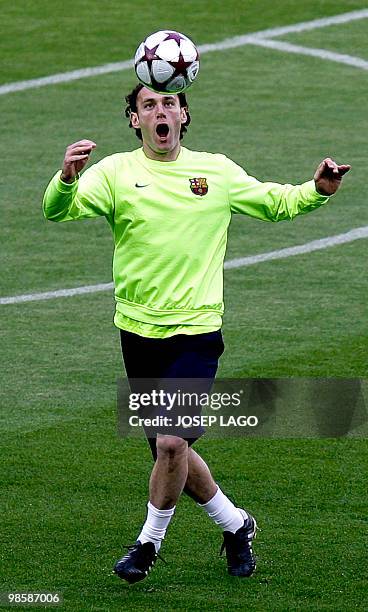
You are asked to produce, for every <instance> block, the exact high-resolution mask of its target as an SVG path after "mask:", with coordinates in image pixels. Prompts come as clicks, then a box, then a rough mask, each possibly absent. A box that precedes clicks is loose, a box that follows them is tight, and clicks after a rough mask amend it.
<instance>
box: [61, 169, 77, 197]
mask: <svg viewBox="0 0 368 612" xmlns="http://www.w3.org/2000/svg"><path fill="white" fill-rule="evenodd" d="M61 173H62V170H59V171H58V172H57V173H56V175H55V178H56V180H57V190H58V191H59V192H60V193H70V192H71V191H73V190H74V189H75V187H76V184H77V183H78V180H79V174H77V176H76V177H75V179H74V181H73V182H72V183H65V182H64V181H62V180H61V178H60V177H61Z"/></svg>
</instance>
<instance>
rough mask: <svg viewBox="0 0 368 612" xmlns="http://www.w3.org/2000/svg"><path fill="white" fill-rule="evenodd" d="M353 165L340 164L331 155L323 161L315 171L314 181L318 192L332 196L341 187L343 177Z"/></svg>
mask: <svg viewBox="0 0 368 612" xmlns="http://www.w3.org/2000/svg"><path fill="white" fill-rule="evenodd" d="M350 168H351V166H349V165H347V164H343V165H342V166H339V165H338V164H337V163H336V162H334V161H333V159H331V158H330V157H326V159H324V160H323V161H321V163H320V165H319V166H318V168H317V170H316V171H315V173H314V177H313V178H314V182H315V184H316V189H317V191H318V193H320V194H321V195H324V196H330V195H332V194H333V193H335V192H336V191H337V190H338V188H339V187H340V184H341V180H342V177H343V176H344V174H346V173H347V172H349V170H350Z"/></svg>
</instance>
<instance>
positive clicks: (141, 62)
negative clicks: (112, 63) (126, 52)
mask: <svg viewBox="0 0 368 612" xmlns="http://www.w3.org/2000/svg"><path fill="white" fill-rule="evenodd" d="M134 68H135V72H136V75H137V77H138V80H139V81H140V82H141V83H142V84H143V85H145V86H146V87H148V88H149V89H152V90H153V91H156V92H157V93H161V94H165V93H168V94H177V93H180V92H181V91H184V90H185V89H187V88H188V87H189V86H190V85H191V84H192V83H193V81H194V79H195V78H196V76H197V74H198V71H199V53H198V49H197V47H196V46H195V44H194V43H193V42H192V41H191V40H190V38H188V37H187V36H185V35H184V34H180V32H175V31H173V30H163V31H160V32H155V33H154V34H151V35H150V36H148V38H146V40H144V41H143V42H142V43H141V44H140V45H139V47H138V49H137V51H136V53H135V57H134Z"/></svg>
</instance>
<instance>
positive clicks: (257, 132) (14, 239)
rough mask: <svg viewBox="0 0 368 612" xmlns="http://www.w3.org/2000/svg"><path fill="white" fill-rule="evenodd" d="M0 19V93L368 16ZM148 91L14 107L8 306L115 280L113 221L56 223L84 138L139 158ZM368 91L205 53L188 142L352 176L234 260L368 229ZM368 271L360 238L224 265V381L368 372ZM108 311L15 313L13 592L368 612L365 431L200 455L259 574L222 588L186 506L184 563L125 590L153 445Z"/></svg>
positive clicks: (245, 228) (4, 428) (220, 446)
mask: <svg viewBox="0 0 368 612" xmlns="http://www.w3.org/2000/svg"><path fill="white" fill-rule="evenodd" d="M0 8H1V21H2V25H3V33H2V36H1V38H0V56H1V58H2V60H3V61H2V63H1V65H0V87H1V85H2V84H5V83H10V82H16V81H18V80H24V79H31V78H37V77H43V76H47V75H50V74H54V73H58V72H66V71H69V70H74V69H78V68H83V67H89V66H97V65H100V64H105V63H109V62H116V61H122V60H126V59H129V58H131V57H132V56H133V53H134V50H135V48H136V46H137V44H138V43H139V41H140V40H141V39H143V38H144V37H145V36H146V35H147V34H148V33H149V32H150V31H154V30H156V29H162V28H164V27H169V28H171V29H178V30H181V31H184V32H186V33H187V34H189V35H190V36H192V37H193V39H194V40H195V41H196V42H197V43H199V44H205V43H215V42H218V41H221V40H223V39H225V38H230V37H233V36H236V35H241V34H247V33H251V32H257V31H259V30H264V29H266V28H270V27H278V26H284V25H289V24H294V23H299V22H304V21H309V20H312V19H316V18H321V17H326V16H332V15H336V14H340V13H345V12H348V11H353V10H359V9H364V8H367V6H366V5H365V3H364V2H363V1H339V0H337V1H332V0H324V1H323V2H322V1H318V2H317V1H316V0H306V2H304V3H302V4H301V3H295V2H291V1H287V0H280V2H278V3H270V2H267V1H266V0H261V1H258V2H256V1H255V0H250V1H249V2H243V3H239V2H236V1H235V0H229V1H228V2H227V3H224V2H220V1H218V0H214V1H212V2H210V1H209V0H204V1H199V2H194V1H193V0H188V2H186V3H181V2H180V3H179V2H177V1H176V0H173V1H172V2H171V3H169V4H168V3H165V2H163V0H157V2H156V3H155V5H154V6H153V5H152V3H151V2H148V1H139V2H137V3H135V4H134V5H132V4H131V3H128V2H125V0H124V1H119V2H118V1H117V0H112V1H110V2H108V3H102V2H96V1H91V2H87V1H86V0H74V1H73V2H71V0H65V1H64V2H63V3H62V4H61V3H59V2H57V3H47V2H45V0H33V1H32V3H27V4H26V3H7V2H4V1H2V0H0ZM147 24H149V25H147ZM367 34H368V19H367V18H365V19H360V20H355V21H351V22H347V23H343V24H339V25H331V26H328V27H324V28H320V29H313V30H310V31H304V32H300V33H290V34H286V35H284V36H282V37H279V38H278V39H277V40H280V41H284V42H289V43H293V44H295V45H302V46H304V47H307V48H318V49H327V50H330V51H333V52H335V53H342V54H347V55H350V56H356V57H360V58H362V59H364V60H366V61H368V46H367V40H368V36H367ZM134 82H135V79H134V75H133V71H132V70H127V71H123V72H118V73H113V74H105V75H100V76H98V77H91V78H86V79H81V80H77V81H74V82H69V83H63V84H58V85H50V86H46V87H42V88H39V89H29V90H27V91H21V92H18V93H10V94H7V95H3V96H0V112H1V118H2V122H1V123H2V126H1V142H2V146H1V149H0V159H1V176H0V190H1V195H0V202H1V204H0V205H1V224H0V244H1V247H0V249H1V257H2V268H1V289H0V297H4V296H14V295H18V294H24V293H37V292H42V291H49V290H56V289H62V288H72V287H78V286H81V285H90V284H91V285H92V284H96V283H105V282H106V283H107V282H109V281H110V280H111V258H112V240H111V236H110V232H109V228H108V226H107V225H106V223H104V222H103V221H102V220H97V221H96V220H95V221H88V222H81V223H74V224H73V223H70V224H52V223H49V222H46V221H45V220H44V219H43V216H42V212H41V200H42V194H43V191H44V189H45V187H46V185H47V183H48V181H49V179H50V177H51V176H52V175H53V174H54V172H55V171H56V170H57V168H58V167H60V164H61V161H62V158H63V153H64V149H65V147H66V145H67V144H69V143H70V142H73V141H76V140H78V139H80V138H83V137H86V138H90V139H92V140H94V141H95V142H97V145H98V147H97V149H96V152H95V155H94V161H96V160H98V159H100V158H102V157H104V156H105V155H107V154H110V153H112V152H115V151H120V150H130V149H133V148H135V147H136V146H137V145H138V141H136V139H135V136H134V134H132V133H130V132H131V131H130V130H128V128H127V125H126V122H125V120H124V119H123V118H122V109H123V102H122V100H123V96H124V95H125V94H126V93H127V92H128V91H129V90H130V89H131V87H132V86H133V84H134ZM366 91H367V71H366V70H364V69H362V68H358V67H354V66H351V65H347V64H342V63H339V62H333V61H328V60H325V59H322V58H320V57H309V56H306V55H301V54H294V53H286V52H281V51H278V50H273V49H266V48H261V47H258V46H252V45H246V46H240V47H238V48H235V49H229V50H227V51H214V52H211V53H207V54H204V55H203V58H202V67H201V74H200V77H199V78H198V83H196V84H195V85H193V88H192V91H190V93H189V94H188V98H189V102H190V108H191V114H192V119H193V121H192V124H191V126H190V129H189V132H188V135H187V136H186V138H185V142H184V144H185V145H186V146H188V147H189V148H193V149H199V150H208V151H213V152H222V153H225V154H227V155H228V156H229V157H231V158H232V159H234V161H236V162H238V163H240V164H242V165H243V166H244V167H245V168H246V169H247V171H248V172H249V174H252V175H254V176H257V177H258V178H259V179H261V180H267V179H270V180H275V181H279V182H290V183H297V182H301V181H304V180H307V179H309V178H311V177H312V175H313V172H314V169H315V167H316V166H317V164H318V163H319V161H320V160H321V159H322V158H323V157H325V156H326V155H331V156H333V157H334V158H335V159H336V160H338V161H339V162H344V163H351V164H352V170H351V172H350V173H349V175H347V177H346V180H345V181H344V185H343V188H342V190H341V192H339V193H338V195H337V196H336V197H335V198H334V199H333V201H332V203H331V204H329V205H328V206H326V207H324V208H322V209H320V210H318V211H316V212H315V213H314V214H311V215H308V216H305V217H300V218H298V219H296V220H295V221H293V222H292V223H280V224H266V223H261V222H258V221H256V220H254V219H250V218H246V217H240V216H237V217H236V218H234V219H233V222H232V225H231V228H230V233H229V245H228V253H227V259H232V258H235V257H242V256H247V255H253V254H256V253H262V252H268V251H272V250H277V249H282V248H284V247H288V246H294V245H299V244H304V243H307V242H310V241H312V240H316V239H319V238H325V237H327V236H332V235H335V234H340V233H344V232H348V231H349V230H351V229H353V228H356V227H362V226H367V225H368V213H367V205H366V134H367V130H368V117H367V112H366ZM183 239H185V237H184V238H183ZM365 264H366V240H356V241H354V242H351V243H349V244H345V245H341V246H335V247H332V248H328V249H324V250H320V251H316V252H314V253H309V254H304V255H298V256H296V257H290V258H286V259H281V260H275V261H270V262H265V263H260V264H257V265H252V266H249V267H244V268H239V269H234V270H228V271H226V273H225V301H226V314H225V318H224V328H223V332H224V338H225V344H226V351H225V354H224V356H223V357H222V361H221V367H220V375H221V376H226V377H235V376H237V377H240V376H244V377H247V376H254V377H257V376H259V377H292V376H297V377H298V376H300V377H302V376H317V377H328V376H334V377H350V378H354V377H360V378H364V377H366V373H367V340H368V330H367V311H366V301H367V280H366V279H367V274H366V265H365ZM113 310H114V303H113V296H112V295H111V293H109V292H105V293H96V294H92V295H86V296H74V297H68V298H62V299H52V300H47V301H33V302H28V303H24V304H10V305H1V304H0V315H1V351H0V363H1V387H0V399H1V414H0V429H1V434H2V435H1V447H0V461H1V472H0V473H1V481H2V520H1V527H0V533H1V548H0V559H1V572H0V592H5V591H17V592H40V591H49V592H60V593H62V594H63V598H64V603H63V607H62V609H65V610H70V611H87V610H101V611H106V612H107V611H115V610H116V611H117V610H124V611H134V610H142V611H148V610H155V611H156V610H159V611H162V612H166V611H168V610H216V611H217V610H218V611H220V610H223V609H228V610H238V609H240V610H254V611H262V612H263V611H267V612H276V611H280V612H283V611H286V610H301V611H302V610H303V611H304V610H306V611H314V610H331V611H332V610H333V611H336V612H340V611H341V612H343V611H344V612H345V611H347V610H349V611H350V610H366V607H367V605H366V602H367V595H368V593H367V591H368V589H367V580H366V575H365V569H366V559H365V555H366V546H367V529H366V528H367V491H366V482H365V481H366V478H365V474H366V473H367V469H368V453H367V443H366V439H364V434H365V433H366V428H367V423H366V422H365V423H364V424H363V426H362V427H361V428H360V429H359V430H358V431H354V430H353V431H352V432H351V435H349V436H347V437H345V438H341V439H322V440H319V439H309V440H307V439H299V440H298V439H292V440H290V439H279V440H270V439H252V440H244V439H241V440H239V439H238V440H222V441H221V440H220V441H219V440H208V439H207V440H206V438H204V439H202V440H201V441H200V442H198V445H197V448H198V450H199V451H200V452H201V453H203V456H204V458H205V459H206V460H208V463H209V464H210V466H211V468H212V471H213V474H214V476H215V478H216V479H217V480H218V482H219V483H220V484H221V485H222V487H223V488H224V489H225V490H226V491H228V492H229V493H231V494H232V495H233V496H234V497H235V498H236V500H237V503H238V504H239V505H241V506H245V507H249V508H250V509H251V510H252V511H253V512H254V514H255V515H256V517H257V520H258V522H259V524H260V527H261V529H262V531H261V532H260V534H259V536H258V538H257V541H256V546H255V549H256V553H257V555H258V569H257V572H256V574H255V575H254V577H252V578H251V579H250V580H247V581H238V580H234V579H231V578H230V577H229V576H228V575H227V574H226V571H225V562H224V560H223V559H219V558H218V552H219V548H220V545H221V540H222V537H221V532H220V531H218V530H217V529H216V527H215V526H214V525H212V524H211V523H209V521H208V519H207V518H206V517H205V516H204V513H202V511H201V510H200V509H199V508H197V507H196V506H195V505H193V503H192V502H191V501H190V500H189V499H187V498H184V497H183V499H181V500H180V502H179V504H178V508H177V512H176V516H175V518H174V520H173V522H172V524H171V525H170V527H169V531H168V535H167V538H166V541H165V543H164V546H163V549H162V554H163V556H164V557H165V559H166V560H167V561H168V564H167V565H164V564H161V563H157V566H156V567H155V569H154V571H153V572H152V574H151V576H150V577H149V578H148V579H147V580H146V581H144V582H142V583H140V584H138V585H136V586H135V587H128V586H127V585H125V584H123V583H122V582H120V581H119V580H118V579H117V578H116V577H115V576H113V575H112V572H111V568H112V565H113V563H114V560H115V559H116V558H117V557H119V556H120V555H121V552H122V545H123V544H130V543H131V542H132V541H133V540H134V538H135V536H136V534H137V530H138V529H139V527H140V525H141V523H142V521H143V520H144V516H145V504H146V501H147V499H146V498H147V480H148V475H149V472H150V469H151V458H150V453H149V450H148V446H147V444H146V442H145V441H144V440H143V439H139V440H137V439H122V438H119V437H118V435H117V428H116V380H117V378H118V377H119V376H121V375H122V365H121V357H120V352H119V351H120V349H119V342H118V334H117V331H116V329H115V328H114V326H113V324H112V317H113Z"/></svg>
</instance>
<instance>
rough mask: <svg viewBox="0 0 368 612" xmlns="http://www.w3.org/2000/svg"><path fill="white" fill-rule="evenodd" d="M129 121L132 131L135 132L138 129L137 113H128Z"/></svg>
mask: <svg viewBox="0 0 368 612" xmlns="http://www.w3.org/2000/svg"><path fill="white" fill-rule="evenodd" d="M130 121H131V124H132V126H133V127H134V129H135V130H136V129H137V128H139V119H138V113H133V112H131V113H130Z"/></svg>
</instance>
